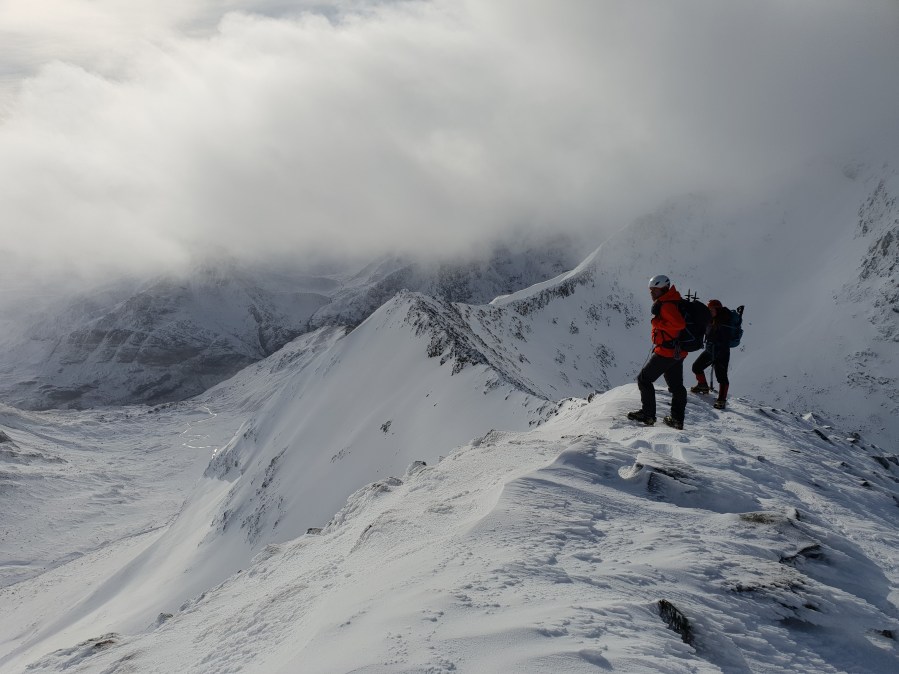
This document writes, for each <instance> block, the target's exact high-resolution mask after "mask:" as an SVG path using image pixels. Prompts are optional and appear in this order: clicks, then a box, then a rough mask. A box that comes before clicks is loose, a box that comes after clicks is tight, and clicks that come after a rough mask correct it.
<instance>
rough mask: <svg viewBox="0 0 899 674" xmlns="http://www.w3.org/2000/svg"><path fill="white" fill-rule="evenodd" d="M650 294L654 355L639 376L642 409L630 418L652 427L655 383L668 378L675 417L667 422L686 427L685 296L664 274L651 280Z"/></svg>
mask: <svg viewBox="0 0 899 674" xmlns="http://www.w3.org/2000/svg"><path fill="white" fill-rule="evenodd" d="M649 293H650V295H651V296H652V300H653V303H652V343H653V344H654V347H653V350H652V355H651V356H650V357H649V360H648V361H646V365H644V366H643V369H642V370H640V374H639V375H638V376H637V386H638V387H639V388H640V402H641V403H642V407H641V408H640V409H639V410H636V411H634V412H629V413H628V415H627V418H628V419H633V420H634V421H639V422H641V423H644V424H646V425H647V426H652V425H653V424H654V423H655V422H656V392H655V386H654V385H653V383H654V382H655V381H656V379H658V378H659V377H661V376H664V377H665V383H666V384H668V390H669V391H670V392H671V414H670V415H669V416H666V417H665V418H664V419H663V421H664V422H665V423H666V424H668V425H669V426H671V427H672V428H677V429H682V428H683V427H684V411H685V410H686V408H687V389H686V388H685V387H684V358H686V357H687V354H686V352H683V353H682V352H681V350H680V348H679V347H678V345H677V339H678V337H679V336H680V333H681V330H683V329H684V327H686V321H684V317H683V314H681V312H680V309H679V308H678V303H679V302H680V300H681V295H680V293H679V292H677V288H675V287H674V286H673V285H671V280H670V279H669V278H668V277H667V276H665V275H664V274H659V275H657V276H653V277H652V278H651V279H649Z"/></svg>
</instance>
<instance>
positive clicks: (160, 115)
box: [0, 0, 899, 290]
mask: <svg viewBox="0 0 899 674" xmlns="http://www.w3.org/2000/svg"><path fill="white" fill-rule="evenodd" d="M123 4H124V3H120V2H116V1H115V0H105V1H101V2H86V1H77V2H76V1H73V0H66V2H62V1H57V0H40V1H38V2H27V3H26V2H24V1H23V2H12V3H5V4H4V6H3V8H2V9H0V26H3V28H2V29H0V61H2V65H0V213H2V215H0V228H2V229H0V234H2V236H0V254H2V256H3V259H4V260H5V271H6V277H7V278H10V277H15V278H16V283H25V282H26V281H27V279H28V278H29V277H35V278H41V279H42V280H43V282H45V283H46V282H48V279H60V278H66V279H74V278H78V279H82V278H83V279H97V278H102V277H105V276H109V275H114V274H120V273H124V272H128V273H130V274H142V273H153V272H155V271H158V270H160V269H184V268H186V267H189V266H190V264H191V261H192V260H194V259H196V258H197V256H203V255H206V254H207V253H208V252H209V251H212V250H220V251H222V252H224V253H226V254H229V255H232V256H235V257H237V258H240V259H247V260H250V259H252V260H257V261H258V260H265V259H266V258H267V256H276V257H277V258H278V259H279V260H283V259H284V258H285V257H287V258H289V257H290V256H291V255H293V254H295V255H296V257H297V258H298V259H299V258H303V259H306V258H308V257H309V256H314V255H316V254H317V253H319V252H320V253H321V254H322V255H328V254H330V255H357V256H359V255H365V256H370V255H377V254H380V253H384V252H390V251H398V252H403V253H408V254H411V255H419V256H446V255H459V254H465V253H466V252H470V251H472V250H477V249H478V248H479V247H480V246H482V245H484V243H485V242H491V241H497V240H504V239H515V238H518V237H521V236H532V235H533V236H539V235H541V234H543V233H564V234H569V235H571V236H576V237H581V238H583V239H586V240H588V241H595V242H596V243H597V244H598V243H599V242H600V241H601V240H602V239H603V238H604V236H605V235H607V234H608V233H610V232H611V231H614V230H617V229H619V228H620V227H621V226H623V225H625V224H627V222H629V221H630V220H631V219H633V218H635V217H637V216H639V215H642V214H644V213H646V212H647V211H649V210H651V209H652V208H654V207H655V205H657V204H658V203H660V202H661V201H662V200H664V199H666V198H668V197H671V196H674V195H678V194H682V193H685V192H691V191H715V192H719V193H726V194H731V195H733V198H734V199H744V200H745V199H749V200H756V199H758V200H762V199H763V198H764V195H765V193H766V191H767V190H769V189H771V188H772V186H773V185H775V184H777V182H778V181H781V180H784V179H785V177H787V176H789V175H790V174H791V173H795V172H797V171H801V170H802V166H803V164H804V163H805V162H808V161H810V160H812V159H814V158H819V157H830V156H832V157H836V158H838V159H839V158H846V159H849V158H851V156H852V154H853V153H855V152H861V151H866V150H868V149H870V148H872V147H873V148H877V147H879V146H880V145H881V144H882V143H883V142H885V139H887V138H892V141H890V142H895V137H896V136H895V129H894V127H895V121H896V120H897V119H899V84H897V78H896V75H895V67H896V64H897V63H899V40H897V39H896V35H897V34H899V31H897V29H899V4H897V3H896V2H895V1H894V0H883V1H879V0H870V1H869V0H861V1H859V2H836V1H832V0H831V1H828V0H795V1H792V2H771V1H765V0H761V1H760V0H752V1H748V0H747V1H738V2H728V3H721V2H718V1H716V0H689V1H682V2H677V3H672V2H670V1H668V0H655V1H653V0H646V1H643V2H639V3H635V2H608V1H606V2H603V1H599V0H562V1H560V2H553V3H548V2H545V1H544V0H540V1H538V0H514V1H513V0H492V1H490V2H479V1H475V0H432V1H430V2H376V1H371V2H362V1H355V2H350V1H347V2H330V3H329V2H311V1H310V2H291V3H287V2H265V1H264V0H259V1H257V2H252V1H245V2H241V1H239V0H234V1H231V2H224V3H222V2H212V1H210V0H182V1H180V2H173V1H171V2H169V1H167V2H159V3H153V6H152V7H150V8H145V9H143V10H141V11H137V10H135V9H134V8H132V7H123ZM890 134H892V135H890ZM9 287H10V286H9V284H8V283H7V290H8V288H9Z"/></svg>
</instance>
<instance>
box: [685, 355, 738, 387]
mask: <svg viewBox="0 0 899 674" xmlns="http://www.w3.org/2000/svg"><path fill="white" fill-rule="evenodd" d="M729 364H730V349H727V348H723V349H722V348H721V347H717V348H716V349H715V351H714V352H712V351H703V352H702V353H701V354H699V358H697V359H696V360H695V361H694V362H693V367H692V368H690V369H692V370H693V374H699V373H700V372H702V371H703V370H705V369H706V368H707V367H708V366H709V365H711V366H712V367H713V368H714V369H715V376H716V377H718V383H719V384H721V385H722V386H729V385H730V381H728V379H727V366H728V365H729Z"/></svg>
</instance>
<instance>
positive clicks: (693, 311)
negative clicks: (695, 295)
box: [677, 299, 712, 353]
mask: <svg viewBox="0 0 899 674" xmlns="http://www.w3.org/2000/svg"><path fill="white" fill-rule="evenodd" d="M677 307H678V309H680V312H681V314H683V317H684V320H685V321H686V323H687V327H685V328H684V329H683V330H681V333H680V335H679V336H678V338H677V343H678V344H679V345H680V350H681V351H686V352H687V353H690V352H691V351H699V350H700V349H701V348H702V344H703V341H704V340H705V330H706V328H707V327H708V326H709V323H710V322H711V320H712V313H711V312H710V311H709V308H708V307H707V306H706V305H705V304H703V303H702V302H700V301H699V300H696V299H690V300H681V301H680V302H678V305H677Z"/></svg>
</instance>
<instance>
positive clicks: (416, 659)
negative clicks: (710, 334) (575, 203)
mask: <svg viewBox="0 0 899 674" xmlns="http://www.w3.org/2000/svg"><path fill="white" fill-rule="evenodd" d="M664 395H665V394H661V398H662V399H661V400H660V402H661V403H663V404H664V402H665V399H664ZM637 400H638V396H637V391H636V388H635V387H634V386H625V387H621V388H619V389H615V390H613V391H611V392H609V393H607V394H605V395H602V396H598V397H596V398H595V399H593V400H592V402H589V403H588V402H587V401H586V400H583V399H571V400H568V401H564V403H563V405H562V406H561V408H560V410H559V412H558V414H557V415H556V416H555V417H554V418H553V419H551V420H549V421H548V422H547V423H545V424H543V425H541V426H539V427H538V428H536V429H533V430H530V431H527V432H491V433H488V434H487V435H486V436H485V437H483V438H481V439H479V440H477V441H474V442H472V443H470V444H469V445H467V446H464V447H461V448H460V449H459V450H457V451H455V452H453V453H452V454H450V455H448V456H447V457H446V458H445V459H443V460H442V461H440V462H439V463H438V464H436V465H429V466H421V465H419V464H413V465H412V466H410V468H409V470H408V472H407V473H405V474H404V475H402V476H400V477H398V478H388V479H383V480H380V481H378V482H375V483H372V484H370V485H368V486H366V487H364V488H362V489H360V490H359V491H357V492H355V493H354V494H353V495H352V496H351V497H350V498H349V499H348V501H347V503H346V506H345V507H344V508H343V509H342V510H341V511H340V512H339V513H338V514H337V515H336V516H335V517H334V519H333V520H332V522H331V524H329V525H328V526H327V527H326V528H325V529H324V530H323V531H322V532H321V534H319V535H306V536H302V537H300V538H298V539H296V540H293V541H287V542H284V543H282V544H278V545H270V546H268V547H266V548H265V550H264V551H263V552H261V553H260V554H259V555H257V556H256V558H255V559H254V560H253V563H252V564H251V565H250V566H249V567H247V568H246V569H245V570H243V571H242V572H240V573H238V574H236V575H233V576H231V577H230V578H228V579H227V580H226V581H225V582H224V583H222V584H221V585H220V586H218V587H215V588H212V589H210V590H209V591H207V592H205V593H204V594H203V595H201V596H199V597H197V598H195V599H194V600H191V601H189V602H187V603H186V604H185V605H184V606H183V607H181V609H180V610H178V611H176V612H175V613H174V615H173V616H172V617H171V618H169V619H167V620H165V621H163V622H162V623H161V624H160V625H159V626H153V627H150V626H148V629H146V630H144V631H141V632H138V633H136V634H117V635H115V636H112V637H108V639H107V640H109V641H111V643H109V644H105V645H104V646H102V647H99V648H87V647H84V648H82V649H81V650H80V651H77V650H76V651H73V650H72V649H65V650H63V651H58V652H56V653H53V654H50V655H48V656H46V657H44V658H42V659H40V660H38V661H37V662H36V663H35V670H36V671H57V670H61V669H62V668H63V667H65V668H66V670H67V671H74V672H79V671H83V672H93V671H123V670H124V669H125V668H126V667H128V668H131V669H132V670H133V671H140V672H166V671H174V670H176V669H177V670H178V671H184V672H194V671H196V672H201V671H202V672H225V671H236V670H241V671H258V672H270V671H283V672H293V671H321V672H338V671H365V672H386V671H391V672H392V671H438V672H439V671H510V672H511V671H514V672H540V671H566V672H567V671H571V672H578V671H584V672H586V671H595V670H596V668H597V667H600V668H605V669H610V670H623V671H664V672H695V671H703V672H705V671H728V672H730V671H737V672H739V671H747V672H792V671H818V672H842V671H856V672H878V671H884V672H885V671H892V670H894V669H895V667H896V664H897V663H899V650H897V645H896V641H895V637H890V636H889V635H890V634H892V635H895V634H896V633H897V629H899V620H897V607H896V603H895V595H893V596H892V600H891V599H890V589H891V588H895V587H896V584H897V580H899V569H897V567H896V565H895V562H892V564H890V563H888V562H887V560H891V559H893V557H892V555H891V550H894V549H895V547H896V545H897V544H899V541H897V534H896V532H895V526H894V517H895V515H894V512H895V508H896V500H895V498H896V495H897V489H896V476H897V475H899V466H894V465H893V464H892V463H890V462H889V461H887V463H888V466H887V467H884V466H883V465H881V463H880V462H878V461H877V460H875V459H874V458H872V457H873V456H875V455H877V452H876V450H874V449H872V448H870V447H868V446H866V445H861V446H859V445H853V444H850V443H847V442H845V441H844V440H841V439H840V437H839V436H838V435H835V434H834V435H828V434H827V433H824V434H825V435H827V436H828V437H829V438H831V440H830V442H828V441H827V440H824V439H823V438H822V437H820V436H819V435H818V434H816V433H815V432H814V430H815V428H816V426H815V424H814V422H813V421H812V422H809V421H806V420H803V419H801V418H798V417H796V416H794V415H790V414H786V413H783V412H780V411H776V410H773V409H771V408H758V407H755V406H753V405H752V404H750V403H749V402H748V401H741V400H736V401H734V403H733V408H732V410H730V411H728V412H725V413H719V412H717V411H715V410H712V409H711V407H710V404H709V403H708V401H706V400H705V399H702V398H697V397H693V396H691V399H690V404H689V406H688V410H687V427H686V428H685V430H684V431H682V432H680V431H674V430H672V429H668V428H667V427H664V426H661V427H653V428H646V427H640V426H634V425H632V424H630V423H629V422H627V421H626V420H625V419H624V414H625V413H626V411H628V410H629V409H632V408H633V407H634V405H635V404H636V402H637ZM818 430H819V431H821V429H820V428H819V429H818ZM821 432H823V431H821ZM865 482H867V486H865V485H864V484H863V483H865ZM815 494H821V495H822V496H821V497H820V498H814V495H815ZM728 495H730V497H728ZM861 523H865V525H864V526H858V525H859V524H861ZM660 601H664V602H669V603H670V605H672V606H673V607H675V608H676V609H677V610H678V611H679V612H680V613H681V614H682V615H683V616H684V617H685V618H686V620H687V622H688V625H689V630H690V631H689V636H690V640H691V641H692V645H690V644H687V643H685V641H684V637H683V635H681V634H679V633H677V632H675V631H673V630H672V629H670V628H669V627H668V625H667V624H666V621H665V620H663V618H662V616H661V615H660V604H659V602H660ZM101 636H103V635H97V638H100V637H101ZM79 654H80V655H79Z"/></svg>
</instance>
